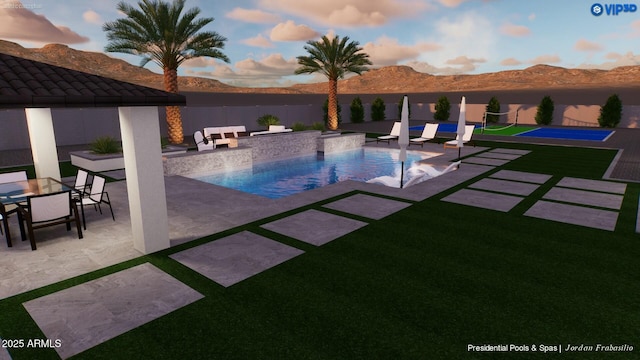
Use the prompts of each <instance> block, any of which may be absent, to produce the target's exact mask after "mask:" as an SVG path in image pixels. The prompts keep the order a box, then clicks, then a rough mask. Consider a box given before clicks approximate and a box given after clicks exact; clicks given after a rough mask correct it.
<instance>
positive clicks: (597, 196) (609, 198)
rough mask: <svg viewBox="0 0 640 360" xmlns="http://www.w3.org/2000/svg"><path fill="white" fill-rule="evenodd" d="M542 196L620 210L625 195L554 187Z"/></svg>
mask: <svg viewBox="0 0 640 360" xmlns="http://www.w3.org/2000/svg"><path fill="white" fill-rule="evenodd" d="M542 198H543V199H549V200H557V201H563V202H569V203H574V204H580V205H589V206H598V207H603V208H608V209H615V210H620V207H622V200H623V198H624V196H622V195H614V194H604V193H597V192H593V191H584V190H576V189H566V188H560V187H554V188H552V189H551V190H549V191H548V192H547V193H546V194H544V196H543V197H542Z"/></svg>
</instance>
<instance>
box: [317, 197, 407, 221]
mask: <svg viewBox="0 0 640 360" xmlns="http://www.w3.org/2000/svg"><path fill="white" fill-rule="evenodd" d="M410 205H411V204H410V203H406V202H404V201H397V200H391V199H385V198H381V197H377V196H371V195H365V194H357V195H353V196H349V197H347V198H344V199H340V200H338V201H334V202H332V203H329V204H326V205H324V207H326V208H329V209H333V210H338V211H342V212H346V213H349V214H354V215H359V216H363V217H367V218H370V219H375V220H379V219H382V218H384V217H387V216H389V215H391V214H393V213H395V212H397V211H400V210H402V209H404V208H406V207H409V206H410Z"/></svg>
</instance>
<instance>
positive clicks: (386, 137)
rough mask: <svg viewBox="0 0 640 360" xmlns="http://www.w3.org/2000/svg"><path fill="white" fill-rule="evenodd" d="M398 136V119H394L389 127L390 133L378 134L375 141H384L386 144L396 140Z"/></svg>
mask: <svg viewBox="0 0 640 360" xmlns="http://www.w3.org/2000/svg"><path fill="white" fill-rule="evenodd" d="M399 136H400V121H396V122H395V123H394V124H393V127H392V128H391V133H390V134H389V135H383V136H378V138H377V139H376V142H380V141H386V142H387V144H388V143H390V142H391V140H397V139H398V137H399Z"/></svg>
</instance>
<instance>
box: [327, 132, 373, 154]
mask: <svg viewBox="0 0 640 360" xmlns="http://www.w3.org/2000/svg"><path fill="white" fill-rule="evenodd" d="M364 142H365V134H359V133H356V134H344V135H323V136H321V137H319V138H318V151H319V152H323V153H325V154H330V153H335V152H340V151H344V150H352V149H360V148H361V147H362V145H364Z"/></svg>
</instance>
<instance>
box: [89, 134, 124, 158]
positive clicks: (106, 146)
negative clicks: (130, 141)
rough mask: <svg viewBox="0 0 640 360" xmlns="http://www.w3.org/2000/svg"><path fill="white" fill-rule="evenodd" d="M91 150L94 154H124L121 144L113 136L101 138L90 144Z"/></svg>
mask: <svg viewBox="0 0 640 360" xmlns="http://www.w3.org/2000/svg"><path fill="white" fill-rule="evenodd" d="M89 149H90V150H91V152H92V153H94V154H102V155H104V154H117V153H120V152H122V147H121V146H120V142H119V141H118V140H116V139H114V138H112V137H111V136H100V137H97V138H96V139H95V140H93V142H92V143H90V144H89Z"/></svg>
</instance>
